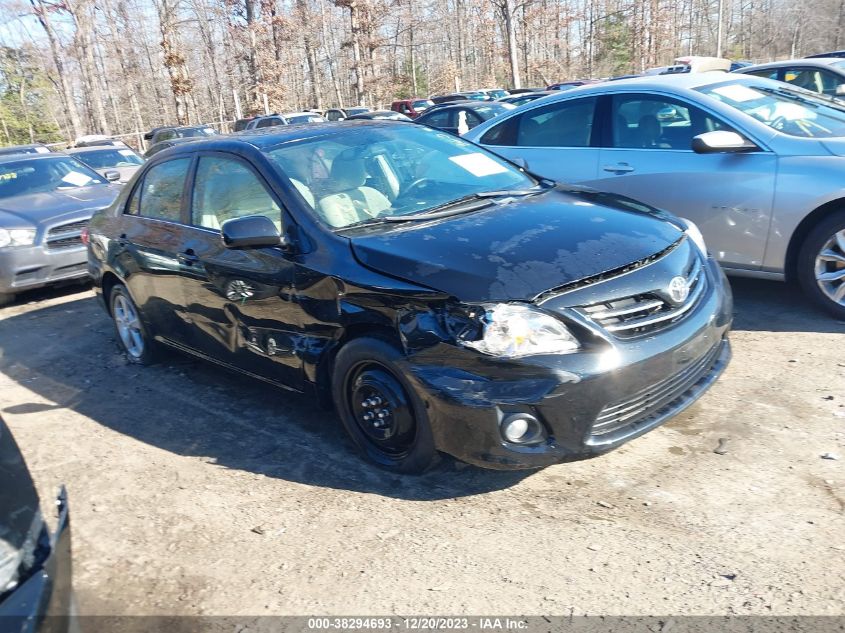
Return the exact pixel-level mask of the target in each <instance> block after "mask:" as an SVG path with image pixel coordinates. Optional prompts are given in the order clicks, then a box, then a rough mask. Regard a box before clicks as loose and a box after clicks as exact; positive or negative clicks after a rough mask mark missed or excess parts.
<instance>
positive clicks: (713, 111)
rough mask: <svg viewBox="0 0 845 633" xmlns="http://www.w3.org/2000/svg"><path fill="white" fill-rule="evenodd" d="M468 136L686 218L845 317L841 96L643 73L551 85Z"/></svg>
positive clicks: (725, 249)
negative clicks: (561, 88) (553, 91)
mask: <svg viewBox="0 0 845 633" xmlns="http://www.w3.org/2000/svg"><path fill="white" fill-rule="evenodd" d="M465 138H466V139H468V140H471V141H474V142H476V143H479V144H481V145H484V146H485V147H487V148H488V149H490V150H492V151H494V152H496V153H498V154H500V155H502V156H504V157H506V158H509V159H511V160H513V161H515V162H518V163H521V164H522V165H523V166H525V167H527V169H529V170H530V171H532V172H534V173H536V174H539V175H542V176H545V177H547V178H551V179H554V180H558V181H561V182H569V183H577V184H582V185H587V186H590V187H593V188H596V189H600V190H604V191H610V192H614V193H618V194H623V195H626V196H629V197H631V198H635V199H637V200H640V201H642V202H645V203H647V204H650V205H652V206H656V207H661V208H663V209H666V210H669V211H672V212H673V213H675V214H677V215H680V216H683V217H685V218H688V219H690V220H692V221H693V222H694V223H695V224H697V225H698V226H699V227H700V229H701V232H702V233H703V234H704V237H705V239H706V241H707V244H708V246H709V247H710V250H711V251H712V252H713V254H714V255H715V257H716V258H717V259H718V261H719V262H720V263H721V264H722V266H723V267H724V268H725V269H726V270H727V272H729V273H732V274H736V275H744V276H751V277H762V278H768V279H779V280H785V279H796V280H798V281H799V282H800V283H801V285H802V286H803V288H804V290H805V292H806V293H807V294H808V295H809V296H810V297H812V298H813V299H815V300H816V301H817V302H818V303H819V304H820V305H822V306H823V307H824V308H826V309H827V310H829V311H830V312H831V313H833V314H834V315H835V316H837V317H839V318H845V178H843V174H845V105H843V104H842V103H841V102H836V101H834V100H831V99H828V98H825V97H823V96H819V95H817V94H814V93H811V92H809V91H806V90H803V89H800V88H796V87H794V86H790V85H788V84H783V83H780V82H777V81H772V80H769V79H763V78H759V77H749V76H739V75H733V74H730V75H729V74H725V73H699V74H687V75H675V76H661V77H640V78H636V79H627V80H622V81H616V82H608V83H603V84H596V85H592V86H585V87H582V88H575V89H573V90H570V91H567V92H565V93H562V94H561V95H559V96H551V97H546V98H545V99H542V100H540V101H537V102H533V103H529V104H526V105H524V106H522V107H520V108H518V109H517V110H514V111H513V112H510V113H506V114H504V115H503V116H500V117H497V118H495V119H492V120H490V121H488V122H486V123H483V124H481V125H479V126H478V127H476V128H474V129H472V130H470V131H469V132H468V133H467V134H466V135H465ZM587 212H589V211H587Z"/></svg>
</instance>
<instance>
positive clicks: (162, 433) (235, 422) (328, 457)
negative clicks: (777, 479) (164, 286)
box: [0, 278, 845, 500]
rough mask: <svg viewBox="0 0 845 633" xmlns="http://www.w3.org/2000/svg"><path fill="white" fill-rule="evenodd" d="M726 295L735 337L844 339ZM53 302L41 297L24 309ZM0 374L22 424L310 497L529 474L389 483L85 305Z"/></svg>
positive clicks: (800, 302)
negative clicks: (47, 424) (50, 426)
mask: <svg viewBox="0 0 845 633" xmlns="http://www.w3.org/2000/svg"><path fill="white" fill-rule="evenodd" d="M731 285H732V286H733V289H734V299H735V305H736V319H735V329H737V330H759V331H782V332H790V331H794V332H843V331H845V323H842V322H840V321H836V320H835V319H832V318H830V317H828V316H827V315H826V314H824V313H822V312H820V311H818V310H817V309H816V308H814V307H813V306H811V305H810V304H809V303H808V302H807V301H806V300H805V299H804V297H803V296H802V295H801V294H800V292H799V291H798V290H797V289H795V288H793V287H791V286H787V285H785V284H781V283H776V282H769V281H760V280H753V279H736V278H735V279H732V280H731ZM69 292H70V291H69V290H68V289H61V290H57V291H53V294H54V296H67V295H68V294H69ZM49 296H50V291H47V290H42V291H38V292H36V293H34V294H28V295H24V296H23V297H22V299H26V300H33V299H44V298H48V297H49ZM2 315H3V311H2V310H0V317H2ZM0 371H2V372H3V373H4V374H6V376H8V377H9V378H11V379H12V380H13V381H14V382H17V383H18V384H20V385H22V386H24V387H25V388H27V389H29V390H31V391H32V392H34V393H36V394H38V396H40V397H41V398H42V399H44V400H46V401H47V402H46V403H44V402H18V403H14V404H8V405H7V406H6V407H5V408H4V409H3V411H4V412H6V413H10V414H29V416H30V417H27V418H26V422H27V423H31V424H38V414H39V413H42V412H46V411H51V410H53V409H58V408H63V407H66V408H69V409H73V410H74V411H76V412H77V413H79V414H81V415H84V416H86V417H88V418H90V419H91V420H93V421H95V422H97V423H99V424H102V425H103V426H105V427H108V428H110V429H112V430H114V431H116V432H118V433H122V434H124V435H127V436H129V437H133V438H135V439H137V440H139V441H141V442H145V443H147V444H150V445H152V446H156V447H158V448H161V449H164V450H167V451H171V452H174V453H176V454H179V455H186V456H199V457H202V458H205V459H206V460H207V461H209V462H211V463H215V464H217V465H219V466H221V467H225V468H232V469H239V470H243V471H247V472H252V473H257V474H261V475H266V476H268V477H276V478H280V479H285V480H288V481H294V482H298V483H303V484H307V485H312V486H323V487H330V488H337V489H347V490H353V491H358V492H368V493H373V494H378V495H384V496H389V497H396V498H403V499H410V500H434V499H442V498H452V497H461V496H467V495H474V494H481V493H485V492H489V491H492V490H500V489H504V488H508V487H510V486H512V485H514V484H516V483H517V482H519V481H521V480H522V479H523V478H525V477H526V476H529V475H530V472H517V473H509V472H495V471H487V470H483V469H478V468H474V467H465V468H459V467H458V466H457V465H455V464H454V463H453V462H452V461H451V460H445V461H444V464H443V465H442V466H441V467H439V468H438V469H435V470H434V471H432V472H430V473H428V474H426V475H424V476H422V477H405V476H397V475H393V474H390V473H386V472H384V471H382V470H379V469H378V468H376V467H374V466H371V465H370V464H368V463H366V462H364V461H362V460H361V459H360V458H358V456H357V454H356V453H355V451H354V449H353V447H352V445H351V443H350V442H349V441H348V440H347V439H346V436H345V434H344V433H343V431H342V429H341V427H340V425H339V422H338V421H337V419H336V417H335V414H334V413H333V412H327V411H325V410H323V409H321V408H319V407H318V406H317V404H316V403H315V402H313V400H311V399H309V398H308V397H305V396H302V395H298V394H292V393H288V392H285V391H282V390H279V389H275V388H273V387H270V386H267V385H265V384H263V383H260V382H258V381H255V380H252V379H248V378H244V377H241V376H239V375H236V374H233V373H230V372H228V371H225V370H222V369H219V368H217V367H216V366H214V365H211V364H209V363H204V362H201V361H197V360H194V359H192V358H189V357H187V356H182V355H178V354H171V355H168V356H167V357H166V358H165V359H164V361H163V362H162V363H161V364H159V365H156V366H153V367H137V366H134V365H130V364H127V362H126V360H125V359H124V358H123V356H122V355H121V354H119V353H118V351H117V347H116V344H115V340H114V333H113V329H112V325H111V321H110V320H109V319H108V317H107V316H106V314H105V313H104V311H103V310H102V309H101V308H100V306H99V305H98V303H97V302H96V301H95V300H94V299H93V298H90V297H87V296H86V297H84V298H80V299H77V300H71V301H67V302H65V303H62V304H59V305H53V306H49V307H44V308H36V309H33V310H30V311H28V312H26V313H23V314H18V315H15V316H10V317H7V318H5V319H2V320H0Z"/></svg>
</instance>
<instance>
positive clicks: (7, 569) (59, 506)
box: [0, 418, 78, 633]
mask: <svg viewBox="0 0 845 633" xmlns="http://www.w3.org/2000/svg"><path fill="white" fill-rule="evenodd" d="M55 507H56V510H57V512H58V521H57V524H56V528H55V530H54V531H53V533H52V534H51V533H50V530H49V528H48V526H47V523H46V522H45V519H44V515H43V514H42V509H41V504H40V503H39V499H38V493H37V492H36V490H35V485H34V484H33V482H32V477H31V476H30V474H29V469H28V468H27V466H26V462H24V459H23V455H21V452H20V449H19V448H18V445H17V444H16V443H15V440H14V438H13V437H12V434H11V432H10V431H9V427H8V426H6V423H5V422H4V421H3V419H2V418H0V631H9V632H10V633H11V632H14V633H46V632H50V633H60V632H61V633H64V632H68V631H77V630H78V623H77V621H76V618H75V608H74V600H73V591H72V586H71V551H70V550H71V545H70V519H69V513H68V502H67V493H66V491H65V489H64V487H63V488H62V489H61V490H60V491H59V494H58V496H57V498H56V500H55Z"/></svg>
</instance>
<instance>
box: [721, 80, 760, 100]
mask: <svg viewBox="0 0 845 633" xmlns="http://www.w3.org/2000/svg"><path fill="white" fill-rule="evenodd" d="M713 92H715V93H716V94H717V95H721V96H722V97H726V98H728V99H730V100H731V101H736V102H738V103H742V102H743V101H754V99H759V98H760V97H762V96H763V95H761V94H760V93H759V92H757V91H756V90H752V89H751V88H749V87H748V86H742V85H740V84H730V85H727V86H719V87H718V88H713Z"/></svg>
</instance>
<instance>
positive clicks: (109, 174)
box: [103, 169, 120, 182]
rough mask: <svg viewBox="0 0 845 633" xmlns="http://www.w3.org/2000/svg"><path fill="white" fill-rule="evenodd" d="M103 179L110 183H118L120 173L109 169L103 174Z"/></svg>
mask: <svg viewBox="0 0 845 633" xmlns="http://www.w3.org/2000/svg"><path fill="white" fill-rule="evenodd" d="M103 178H105V179H106V180H108V181H109V182H117V181H118V180H120V172H119V171H117V170H116V169H107V170H106V171H104V172H103Z"/></svg>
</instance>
